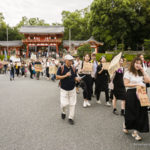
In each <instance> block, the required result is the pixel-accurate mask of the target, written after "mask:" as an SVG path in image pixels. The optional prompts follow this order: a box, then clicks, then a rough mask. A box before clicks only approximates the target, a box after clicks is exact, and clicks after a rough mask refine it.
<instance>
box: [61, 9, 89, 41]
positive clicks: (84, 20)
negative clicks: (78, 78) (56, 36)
mask: <svg viewBox="0 0 150 150" xmlns="http://www.w3.org/2000/svg"><path fill="white" fill-rule="evenodd" d="M88 21H89V8H85V9H82V10H76V11H74V12H70V11H63V12H62V22H63V26H64V27H65V33H64V39H65V40H68V39H69V29H70V30H71V39H72V40H86V39H88V38H89V37H90V36H91V35H90V31H89V27H88Z"/></svg>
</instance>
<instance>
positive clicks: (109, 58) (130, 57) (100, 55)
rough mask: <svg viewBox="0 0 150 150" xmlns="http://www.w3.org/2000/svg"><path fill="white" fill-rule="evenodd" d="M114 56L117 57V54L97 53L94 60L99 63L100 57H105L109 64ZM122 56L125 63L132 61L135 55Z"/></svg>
mask: <svg viewBox="0 0 150 150" xmlns="http://www.w3.org/2000/svg"><path fill="white" fill-rule="evenodd" d="M115 55H117V54H105V53H98V54H96V60H97V61H99V60H100V58H101V57H102V56H105V57H106V60H107V61H108V62H109V61H111V60H112V58H113V57H114V56H115ZM123 56H124V58H126V60H127V61H132V60H133V59H134V58H135V57H136V55H129V54H125V55H123Z"/></svg>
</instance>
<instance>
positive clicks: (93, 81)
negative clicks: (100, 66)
mask: <svg viewBox="0 0 150 150" xmlns="http://www.w3.org/2000/svg"><path fill="white" fill-rule="evenodd" d="M94 83H95V78H92V95H93V94H95V91H93V86H94Z"/></svg>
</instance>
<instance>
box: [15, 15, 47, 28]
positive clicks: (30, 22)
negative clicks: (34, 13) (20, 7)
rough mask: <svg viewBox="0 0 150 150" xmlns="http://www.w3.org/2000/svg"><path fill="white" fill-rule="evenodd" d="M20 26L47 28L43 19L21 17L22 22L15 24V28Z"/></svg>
mask: <svg viewBox="0 0 150 150" xmlns="http://www.w3.org/2000/svg"><path fill="white" fill-rule="evenodd" d="M22 26H49V24H48V23H45V21H44V20H43V19H39V18H29V19H28V18H27V17H25V16H24V17H22V20H21V21H20V22H19V23H18V24H17V26H16V27H17V28H20V27H22Z"/></svg>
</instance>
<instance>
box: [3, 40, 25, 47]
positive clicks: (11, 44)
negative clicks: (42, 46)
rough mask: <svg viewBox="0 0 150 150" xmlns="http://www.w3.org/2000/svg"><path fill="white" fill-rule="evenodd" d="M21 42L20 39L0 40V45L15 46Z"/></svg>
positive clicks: (20, 44)
mask: <svg viewBox="0 0 150 150" xmlns="http://www.w3.org/2000/svg"><path fill="white" fill-rule="evenodd" d="M22 45H23V43H22V41H21V40H18V41H0V46H5V47H7V46H9V47H15V46H22Z"/></svg>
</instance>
